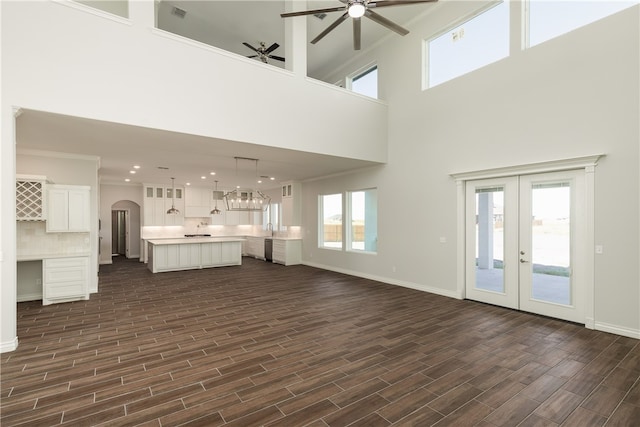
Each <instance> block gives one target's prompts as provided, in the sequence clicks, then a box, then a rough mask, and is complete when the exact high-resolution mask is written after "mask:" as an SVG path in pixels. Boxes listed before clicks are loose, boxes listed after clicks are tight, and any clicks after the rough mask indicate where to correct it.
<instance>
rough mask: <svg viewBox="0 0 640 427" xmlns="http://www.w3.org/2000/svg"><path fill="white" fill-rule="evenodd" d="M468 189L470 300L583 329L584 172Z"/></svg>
mask: <svg viewBox="0 0 640 427" xmlns="http://www.w3.org/2000/svg"><path fill="white" fill-rule="evenodd" d="M465 185H466V188H465V210H466V212H465V230H466V232H465V233H466V236H465V240H466V245H465V247H466V253H465V260H466V261H465V262H466V274H465V288H466V289H465V291H466V297H467V298H468V299H473V300H476V301H481V302H486V303H490V304H495V305H500V306H504V307H509V308H513V309H517V310H523V311H528V312H532V313H537V314H542V315H545V316H551V317H555V318H559V319H564V320H570V321H574V322H579V323H583V324H584V323H585V307H584V305H585V301H584V296H585V285H584V273H583V272H584V268H585V245H586V241H585V224H586V220H585V210H586V208H585V191H584V171H577V170H576V171H564V172H553V173H540V174H531V175H519V176H509V177H501V178H491V179H482V180H474V181H467V182H466V184H465Z"/></svg>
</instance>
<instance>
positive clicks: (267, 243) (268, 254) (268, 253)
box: [264, 238, 273, 262]
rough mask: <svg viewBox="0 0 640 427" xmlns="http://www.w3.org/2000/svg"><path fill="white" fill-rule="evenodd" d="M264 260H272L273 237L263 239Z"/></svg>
mask: <svg viewBox="0 0 640 427" xmlns="http://www.w3.org/2000/svg"><path fill="white" fill-rule="evenodd" d="M264 260H265V261H269V262H271V261H273V239H268V238H267V239H264Z"/></svg>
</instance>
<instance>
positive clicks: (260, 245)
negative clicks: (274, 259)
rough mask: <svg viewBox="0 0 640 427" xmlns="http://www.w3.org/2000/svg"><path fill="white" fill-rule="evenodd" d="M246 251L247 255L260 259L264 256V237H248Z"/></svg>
mask: <svg viewBox="0 0 640 427" xmlns="http://www.w3.org/2000/svg"><path fill="white" fill-rule="evenodd" d="M245 253H246V254H247V256H251V257H254V258H258V259H265V258H264V237H251V236H248V237H247V241H246V243H245Z"/></svg>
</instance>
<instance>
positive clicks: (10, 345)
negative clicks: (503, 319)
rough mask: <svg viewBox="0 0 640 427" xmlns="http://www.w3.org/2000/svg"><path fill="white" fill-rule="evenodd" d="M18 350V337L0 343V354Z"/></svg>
mask: <svg viewBox="0 0 640 427" xmlns="http://www.w3.org/2000/svg"><path fill="white" fill-rule="evenodd" d="M17 348H18V337H15V338H14V339H13V340H11V341H6V342H3V343H0V353H8V352H10V351H14V350H16V349H17Z"/></svg>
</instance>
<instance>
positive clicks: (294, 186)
mask: <svg viewBox="0 0 640 427" xmlns="http://www.w3.org/2000/svg"><path fill="white" fill-rule="evenodd" d="M301 193H302V184H300V183H299V182H294V181H291V182H285V183H283V184H282V225H300V224H301V223H302V201H301Z"/></svg>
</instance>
